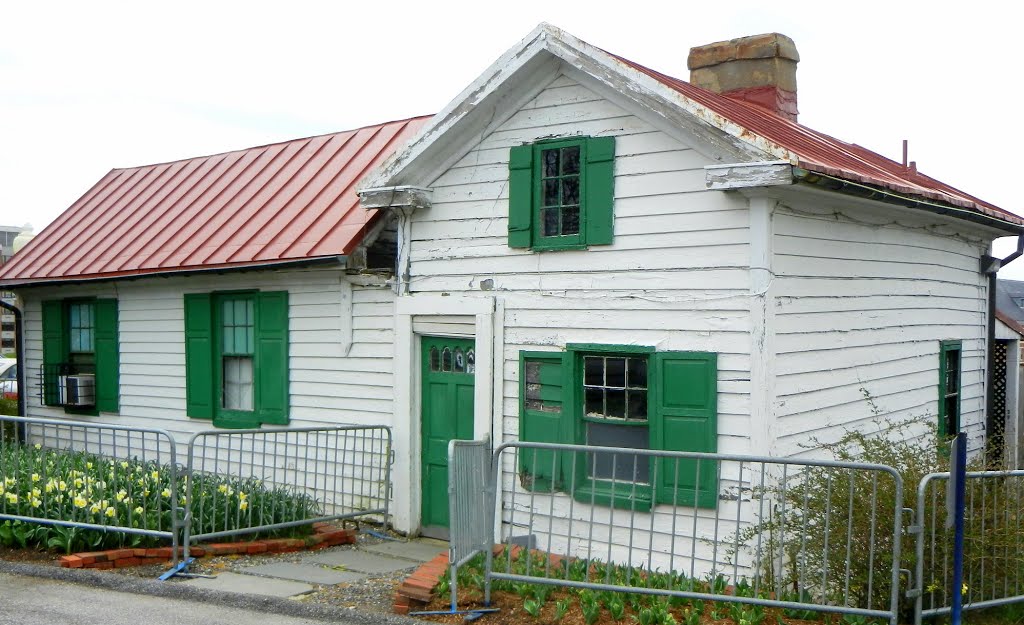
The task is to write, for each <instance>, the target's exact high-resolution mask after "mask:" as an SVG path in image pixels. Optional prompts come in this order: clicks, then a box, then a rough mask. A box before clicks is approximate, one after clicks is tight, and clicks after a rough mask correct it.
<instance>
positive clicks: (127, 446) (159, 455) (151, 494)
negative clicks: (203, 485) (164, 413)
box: [0, 416, 182, 561]
mask: <svg viewBox="0 0 1024 625" xmlns="http://www.w3.org/2000/svg"><path fill="white" fill-rule="evenodd" d="M38 462H45V463H46V466H45V467H44V472H43V473H35V472H33V471H32V469H31V467H34V466H36V464H37V463H38ZM180 477H181V469H180V467H179V466H178V460H177V451H176V448H175V443H174V438H173V437H172V436H171V434H170V433H169V432H167V431H165V430H160V429H154V428H140V427H130V426H123V425H113V424H110V423H100V422H94V421H74V420H65V419H39V418H30V417H13V416H0V485H2V487H3V488H2V490H3V493H2V495H0V519H7V520H12V521H22V522H26V523H38V524H45V525H54V526H61V527H74V528H81V529H89V530H98V531H102V532H120V533H125V534H136V535H142V536H150V537H155V538H161V539H166V540H168V541H170V542H171V545H172V546H173V547H174V554H175V555H174V558H175V561H177V555H178V550H177V546H178V538H179V534H180V529H181V525H182V514H181V512H182V510H181V509H180V508H179V507H178V488H179V483H180Z"/></svg>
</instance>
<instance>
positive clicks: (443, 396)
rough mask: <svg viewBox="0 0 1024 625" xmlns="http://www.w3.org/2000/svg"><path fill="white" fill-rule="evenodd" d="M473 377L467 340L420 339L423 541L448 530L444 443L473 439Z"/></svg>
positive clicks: (472, 356)
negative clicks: (421, 343) (421, 370)
mask: <svg viewBox="0 0 1024 625" xmlns="http://www.w3.org/2000/svg"><path fill="white" fill-rule="evenodd" d="M475 371H476V353H475V350H474V349H473V341H472V339H453V338H441V337H423V396H422V402H421V404H422V406H423V415H422V416H423V451H422V456H423V509H422V517H423V518H422V523H421V525H422V526H423V528H424V530H425V532H424V533H425V534H428V535H429V534H432V533H433V534H438V535H442V536H443V534H444V533H445V532H444V530H445V529H446V528H447V527H448V441H450V440H452V439H455V438H460V439H471V438H473V377H474V375H473V374H474V372H475ZM432 528H433V529H434V531H433V532H431V529H432ZM438 530H440V531H438ZM445 537H446V536H445Z"/></svg>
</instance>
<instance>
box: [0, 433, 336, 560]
mask: <svg viewBox="0 0 1024 625" xmlns="http://www.w3.org/2000/svg"><path fill="white" fill-rule="evenodd" d="M173 476H174V473H173V472H172V471H171V470H170V469H169V468H168V467H163V466H160V465H158V464H156V463H155V462H145V461H140V460H137V459H117V458H106V457H102V456H98V455H95V454H87V453H82V452H74V451H67V450H55V449H48V448H43V447H41V446H40V445H21V444H18V443H17V442H15V441H12V440H0V513H2V514H9V515H18V516H25V517H33V518H41V519H57V520H62V521H70V522H77V523H91V524H95V525H101V526H117V527H129V528H137V529H147V530H156V531H170V530H171V529H172V528H173V516H174V515H175V514H178V516H179V518H180V515H181V512H180V510H179V511H177V512H175V511H174V510H173V507H174V502H173V499H174V495H175V493H176V494H177V497H178V506H179V507H181V506H182V505H184V503H185V492H186V484H187V478H186V477H184V476H179V477H178V479H177V481H176V482H175V483H172V478H173ZM192 497H193V498H194V500H195V503H194V505H193V507H192V511H193V526H192V529H193V532H194V533H200V532H210V531H224V530H232V529H238V528H243V527H252V526H255V525H264V524H270V523H281V522H289V521H296V520H302V519H308V518H314V517H316V516H320V512H319V505H318V504H317V503H316V501H314V500H313V499H312V498H310V497H308V496H306V495H297V494H294V493H291V492H289V491H287V490H286V489H283V488H270V487H268V486H266V485H264V484H262V483H260V482H259V481H258V480H252V479H249V480H243V479H238V478H230V477H221V476H216V475H209V474H199V475H196V476H195V478H194V483H193V484H192ZM2 527H3V528H5V529H0V545H4V546H17V547H22V548H24V547H27V546H36V547H41V548H44V549H54V550H59V551H63V552H65V553H72V552H74V551H78V550H82V549H89V550H96V549H107V548H112V547H141V546H148V545H153V544H158V539H155V538H151V537H145V536H141V535H137V534H125V533H121V532H116V531H114V532H105V531H100V530H90V529H82V528H74V527H60V526H48V525H36V524H18V523H9V522H8V523H5V524H4V525H3V526H2ZM303 531H308V528H302V529H296V530H292V531H290V532H289V534H291V535H295V534H296V533H297V532H303Z"/></svg>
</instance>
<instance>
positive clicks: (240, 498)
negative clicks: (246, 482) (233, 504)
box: [238, 493, 249, 501]
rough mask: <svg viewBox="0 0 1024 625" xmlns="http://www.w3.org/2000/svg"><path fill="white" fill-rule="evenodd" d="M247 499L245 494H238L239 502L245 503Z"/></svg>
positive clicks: (247, 496)
mask: <svg viewBox="0 0 1024 625" xmlns="http://www.w3.org/2000/svg"><path fill="white" fill-rule="evenodd" d="M248 498H249V495H246V494H245V493H238V500H239V501H245V500H246V499H248Z"/></svg>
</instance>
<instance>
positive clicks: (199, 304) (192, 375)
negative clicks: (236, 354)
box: [185, 293, 215, 419]
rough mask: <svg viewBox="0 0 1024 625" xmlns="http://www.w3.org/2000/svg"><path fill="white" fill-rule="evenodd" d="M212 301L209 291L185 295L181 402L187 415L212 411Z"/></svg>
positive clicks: (204, 416) (197, 416) (205, 415)
mask: <svg viewBox="0 0 1024 625" xmlns="http://www.w3.org/2000/svg"><path fill="white" fill-rule="evenodd" d="M212 326H213V305H212V299H211V297H210V294H209V293H194V294H192V293H190V294H187V295H185V398H186V399H185V406H186V411H187V413H188V416H190V417H192V418H195V419H212V418H213V413H214V392H213V390H214V389H213V380H214V375H213V374H214V370H213V367H214V365H215V363H214V358H215V357H214V349H213V327H212Z"/></svg>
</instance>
